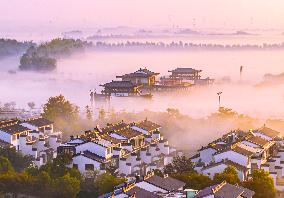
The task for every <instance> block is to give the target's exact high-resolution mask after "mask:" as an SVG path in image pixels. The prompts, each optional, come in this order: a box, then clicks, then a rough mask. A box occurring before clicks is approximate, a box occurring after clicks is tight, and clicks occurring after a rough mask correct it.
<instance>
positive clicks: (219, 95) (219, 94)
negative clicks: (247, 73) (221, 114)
mask: <svg viewBox="0 0 284 198" xmlns="http://www.w3.org/2000/svg"><path fill="white" fill-rule="evenodd" d="M222 93H223V92H222V91H220V92H218V93H217V95H218V99H219V109H220V107H221V94H222Z"/></svg>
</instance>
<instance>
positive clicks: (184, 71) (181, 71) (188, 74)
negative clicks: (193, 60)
mask: <svg viewBox="0 0 284 198" xmlns="http://www.w3.org/2000/svg"><path fill="white" fill-rule="evenodd" d="M169 72H171V73H172V74H171V75H170V78H174V79H176V78H177V79H181V80H197V79H200V78H201V75H200V72H202V70H196V69H193V68H176V69H174V70H171V71H169Z"/></svg>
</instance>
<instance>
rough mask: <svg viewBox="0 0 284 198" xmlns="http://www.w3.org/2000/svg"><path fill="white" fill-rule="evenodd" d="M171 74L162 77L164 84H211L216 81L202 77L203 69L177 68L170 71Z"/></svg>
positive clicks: (161, 80)
mask: <svg viewBox="0 0 284 198" xmlns="http://www.w3.org/2000/svg"><path fill="white" fill-rule="evenodd" d="M169 72H170V73H171V74H170V75H169V76H168V77H161V79H160V82H161V84H162V85H167V86H176V85H182V84H185V83H190V84H192V85H209V84H212V83H213V82H214V80H213V79H210V78H204V79H202V78H201V75H200V73H201V72H202V70H197V69H193V68H176V69H174V70H171V71H169Z"/></svg>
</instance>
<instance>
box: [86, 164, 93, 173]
mask: <svg viewBox="0 0 284 198" xmlns="http://www.w3.org/2000/svg"><path fill="white" fill-rule="evenodd" d="M85 170H89V171H93V170H94V164H85Z"/></svg>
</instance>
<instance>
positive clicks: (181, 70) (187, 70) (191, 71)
mask: <svg viewBox="0 0 284 198" xmlns="http://www.w3.org/2000/svg"><path fill="white" fill-rule="evenodd" d="M201 71H202V70H196V69H193V68H180V67H178V68H176V69H174V70H171V71H169V72H172V73H184V74H194V73H196V72H201Z"/></svg>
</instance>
